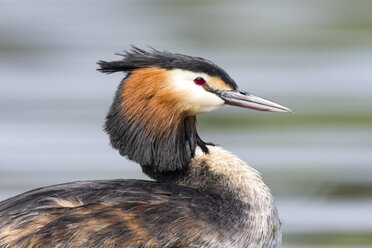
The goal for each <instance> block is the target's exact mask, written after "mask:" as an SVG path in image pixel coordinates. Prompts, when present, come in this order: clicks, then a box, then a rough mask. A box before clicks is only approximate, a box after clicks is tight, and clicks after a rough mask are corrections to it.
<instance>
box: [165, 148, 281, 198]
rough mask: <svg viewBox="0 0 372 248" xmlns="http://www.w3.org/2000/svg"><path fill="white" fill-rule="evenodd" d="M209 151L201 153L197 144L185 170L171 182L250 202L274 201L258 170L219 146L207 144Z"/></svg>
mask: <svg viewBox="0 0 372 248" xmlns="http://www.w3.org/2000/svg"><path fill="white" fill-rule="evenodd" d="M208 150H209V152H208V153H204V152H202V150H201V149H200V148H199V147H198V148H197V149H196V150H195V156H194V157H193V158H192V160H191V162H190V163H189V166H188V170H187V172H185V173H182V174H181V175H180V176H179V177H177V178H174V179H171V181H172V182H173V183H176V184H179V185H184V186H188V187H191V188H195V189H198V190H201V191H205V192H208V193H210V194H214V195H220V196H222V197H226V198H234V199H236V200H239V201H241V202H243V203H245V204H249V205H252V204H254V203H257V204H259V205H260V204H261V205H262V204H263V202H265V204H269V205H272V204H274V200H273V197H272V196H271V193H270V190H269V188H268V187H267V186H266V185H265V184H264V183H263V181H262V178H261V176H260V174H259V172H257V171H256V170H255V169H253V168H252V167H250V166H248V165H247V164H246V163H245V162H243V161H242V160H240V159H239V158H238V157H236V156H235V155H233V154H231V153H230V152H228V151H226V150H224V149H222V148H220V147H217V146H208Z"/></svg>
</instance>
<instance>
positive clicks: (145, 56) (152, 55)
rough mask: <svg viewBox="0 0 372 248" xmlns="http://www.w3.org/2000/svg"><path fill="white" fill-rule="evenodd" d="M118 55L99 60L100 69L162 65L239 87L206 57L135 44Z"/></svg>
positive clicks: (110, 69) (116, 70)
mask: <svg viewBox="0 0 372 248" xmlns="http://www.w3.org/2000/svg"><path fill="white" fill-rule="evenodd" d="M118 55H120V56H122V57H123V59H122V60H118V61H111V62H107V61H99V62H98V65H99V66H100V68H98V70H99V71H101V72H104V73H113V72H118V71H124V72H130V71H132V70H135V69H140V68H146V67H160V68H164V69H169V70H172V69H183V70H189V71H193V72H202V73H206V74H209V75H211V76H217V77H220V78H221V79H222V80H223V81H224V82H225V83H227V84H228V85H230V86H231V87H232V89H236V88H237V85H236V83H235V82H234V80H233V79H232V78H231V77H230V76H229V75H228V74H227V73H226V72H225V71H224V70H223V69H222V68H221V67H219V66H217V65H216V64H214V63H213V62H211V61H209V60H207V59H204V58H200V57H193V56H188V55H184V54H179V53H171V52H168V51H158V50H156V49H152V50H150V51H146V50H143V49H140V48H138V47H134V46H132V49H131V50H129V51H125V52H124V53H119V54H118Z"/></svg>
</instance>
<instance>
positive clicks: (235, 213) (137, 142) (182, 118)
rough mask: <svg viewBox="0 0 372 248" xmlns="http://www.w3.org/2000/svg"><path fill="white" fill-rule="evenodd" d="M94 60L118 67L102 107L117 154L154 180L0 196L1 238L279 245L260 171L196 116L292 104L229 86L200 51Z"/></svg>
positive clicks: (106, 68) (13, 242)
mask: <svg viewBox="0 0 372 248" xmlns="http://www.w3.org/2000/svg"><path fill="white" fill-rule="evenodd" d="M122 56H123V59H122V60H119V61H113V62H105V61H100V62H98V64H99V66H100V68H99V69H98V70H99V71H101V72H105V73H113V72H118V71H123V72H126V73H127V75H126V77H125V78H124V79H123V81H122V82H121V84H120V85H119V88H118V90H117V92H116V96H115V97H114V102H113V104H112V106H111V108H110V110H109V113H108V115H107V117H106V123H105V131H106V132H107V133H108V134H109V136H110V139H111V144H112V146H113V147H114V148H116V149H117V150H119V152H120V154H121V155H123V156H125V157H127V158H129V159H131V160H133V161H136V162H137V163H138V164H140V165H141V167H142V170H143V172H144V173H145V174H147V175H148V176H149V177H151V178H153V179H155V181H143V180H102V181H81V182H72V183H66V184H60V185H55V186H49V187H44V188H40V189H36V190H32V191H29V192H26V193H23V194H21V195H18V196H15V197H13V198H10V199H7V200H5V201H2V202H0V248H5V247H11V248H18V247H27V248H31V247H36V248H38V247H40V248H41V247H43V248H49V247H58V248H77V247H80V248H83V247H84V248H85V247H96V248H98V247H116V248H119V247H122V248H127V247H128V248H131V247H143V248H145V247H146V248H149V247H151V248H152V247H175V246H187V247H189V246H192V247H237V248H242V247H265V248H269V247H280V243H281V231H280V221H279V218H278V213H277V210H276V207H275V203H274V199H273V197H272V195H271V194H270V190H269V189H268V187H267V186H266V185H265V184H264V183H263V182H262V180H261V177H260V175H259V173H258V172H257V171H256V170H254V169H253V168H251V167H249V166H248V165H247V164H245V163H244V162H243V161H242V160H240V159H239V158H237V157H236V156H234V155H232V154H231V153H229V152H227V151H225V150H223V149H222V148H220V147H217V146H215V145H213V144H211V143H205V142H203V141H202V140H201V139H200V137H199V135H198V133H197V130H196V119H195V116H196V115H197V114H200V113H204V112H208V111H212V110H215V109H218V108H220V107H222V106H223V105H235V106H240V107H244V108H251V109H255V110H263V111H272V112H291V110H290V109H288V108H286V107H283V106H281V105H279V104H276V103H273V102H271V101H268V100H265V99H263V98H260V97H257V96H254V95H251V94H249V93H246V92H244V91H241V90H239V89H238V86H237V85H236V84H235V82H234V80H233V79H231V77H230V76H229V75H228V74H227V73H226V72H225V71H224V70H223V69H221V68H220V67H218V66H217V65H215V64H213V63H212V62H210V61H209V60H206V59H203V58H199V57H191V56H186V55H182V54H175V53H170V52H167V51H157V50H154V49H153V50H151V51H145V50H142V49H139V48H136V47H133V48H132V49H131V50H130V51H129V52H126V53H124V54H122Z"/></svg>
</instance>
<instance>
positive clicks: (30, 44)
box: [0, 0, 372, 247]
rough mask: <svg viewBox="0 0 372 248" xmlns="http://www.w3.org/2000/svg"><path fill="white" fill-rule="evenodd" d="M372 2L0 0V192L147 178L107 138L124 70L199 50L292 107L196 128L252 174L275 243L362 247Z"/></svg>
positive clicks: (369, 199) (371, 200) (368, 188)
mask: <svg viewBox="0 0 372 248" xmlns="http://www.w3.org/2000/svg"><path fill="white" fill-rule="evenodd" d="M371 10H372V2H371V1H367V0H365V1H362V0H356V1H347V0H326V1H320V0H315V1H304V0H297V1H294V0H287V1H283V0H279V1H273V0H271V1H236V0H234V1H218V0H217V1H212V0H208V1H186V0H184V1H170V0H162V1H160V0H155V1H134V0H133V1H97V0H91V1H87V0H85V1H72V0H70V1H63V2H62V1H56V0H48V1H47V0H44V1H42V0H36V1H24V0H21V1H12V0H4V1H1V2H0V200H1V199H5V198H7V197H10V196H12V195H15V194H18V193H21V192H23V191H26V190H29V189H33V188H36V187H41V186H46V185H50V184H56V183H62V182H67V181H73V180H83V179H101V178H105V179H107V178H144V176H143V175H142V174H141V171H140V169H139V168H138V166H137V165H135V164H133V163H131V162H128V161H126V160H125V159H124V158H122V157H120V156H119V154H118V153H117V152H116V151H114V150H112V149H111V148H110V146H109V145H108V139H107V137H106V135H105V134H104V133H103V131H102V124H103V119H104V116H105V114H106V111H107V109H108V107H109V105H110V103H111V99H112V96H113V93H114V91H115V89H116V87H117V84H118V82H119V81H120V79H121V78H122V76H123V75H120V74H117V75H110V76H106V75H103V74H99V73H97V72H96V71H95V69H96V65H95V62H96V61H97V60H99V59H106V60H110V59H117V58H118V57H116V56H115V55H114V53H115V52H120V51H122V50H123V49H128V48H129V45H130V44H134V45H137V46H139V47H147V46H153V47H155V48H157V49H167V50H169V51H175V52H180V53H186V54H190V55H197V56H202V57H206V58H209V59H211V60H213V61H214V62H216V63H217V64H219V65H220V66H222V67H223V68H224V69H226V70H227V71H228V72H229V74H230V75H231V76H232V77H233V78H234V79H235V81H236V82H237V83H238V85H239V86H240V87H241V88H242V89H245V90H247V91H249V92H252V93H254V94H257V95H260V96H263V97H265V98H268V99H271V100H274V101H277V102H278V103H280V104H283V105H285V106H288V107H290V108H291V109H293V110H295V111H296V113H295V114H291V115H289V114H272V113H271V114H270V113H260V112H253V111H247V110H240V109H234V108H226V109H222V110H219V111H216V112H213V113H208V114H205V115H203V116H200V117H199V119H198V122H199V129H200V134H201V136H202V137H203V139H204V140H206V141H212V142H214V143H216V144H220V145H221V146H223V147H225V148H226V149H228V150H230V151H232V152H233V153H235V154H237V155H238V156H239V157H241V158H242V159H244V160H245V161H247V163H248V164H250V165H251V166H253V167H254V168H256V169H258V170H259V171H260V172H262V174H263V177H264V180H265V182H266V183H267V184H268V185H269V186H270V188H271V189H272V191H273V193H274V195H275V197H276V199H277V203H278V208H279V212H280V215H281V219H282V221H283V231H284V235H283V247H330V246H333V247H372V15H371Z"/></svg>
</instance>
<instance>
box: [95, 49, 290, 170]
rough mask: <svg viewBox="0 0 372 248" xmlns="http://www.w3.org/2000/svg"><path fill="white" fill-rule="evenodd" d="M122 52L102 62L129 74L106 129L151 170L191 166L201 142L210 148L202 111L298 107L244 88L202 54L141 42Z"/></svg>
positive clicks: (118, 146)
mask: <svg viewBox="0 0 372 248" xmlns="http://www.w3.org/2000/svg"><path fill="white" fill-rule="evenodd" d="M120 55H122V56H123V59H122V60H118V61H112V62H106V61H99V62H98V64H99V66H100V68H99V69H98V70H99V71H101V72H105V73H113V72H118V71H123V72H126V73H127V75H126V77H125V78H124V79H123V81H122V83H121V84H120V85H119V88H118V90H117V93H116V96H115V99H114V102H113V104H112V106H111V109H110V111H109V113H108V115H107V117H106V123H105V130H106V131H107V132H108V134H109V135H110V138H111V144H112V145H113V147H114V148H116V149H118V150H119V151H120V153H121V154H122V155H124V156H127V157H128V158H129V159H132V160H134V161H137V162H138V163H139V164H141V166H142V168H143V170H144V171H145V172H146V173H147V174H151V173H152V172H156V173H161V172H169V171H170V172H172V171H175V170H183V169H185V168H186V167H187V163H188V162H189V161H190V159H191V158H192V157H193V156H194V152H195V147H196V146H200V147H201V148H202V150H203V151H204V152H208V148H207V147H206V143H204V142H203V141H202V140H201V139H200V138H199V136H198V134H197V131H196V127H195V115H197V114H201V113H205V112H209V111H212V110H215V109H218V108H220V107H222V106H224V105H233V106H239V107H243V108H250V109H255V110H261V111H271V112H292V111H291V110H290V109H288V108H286V107H284V106H281V105H279V104H277V103H274V102H272V101H269V100H266V99H264V98H261V97H258V96H254V95H252V94H250V93H247V92H245V91H242V90H240V89H239V88H238V86H237V85H236V83H235V82H234V80H233V79H232V78H231V77H230V76H229V75H228V74H227V73H226V72H225V71H224V70H223V69H222V68H220V67H219V66H217V65H215V64H214V63H212V62H211V61H209V60H206V59H203V58H200V57H192V56H187V55H183V54H177V53H170V52H167V51H158V50H155V49H153V50H151V51H146V50H142V49H139V48H136V47H133V48H132V49H131V50H130V51H127V52H125V53H124V54H120ZM148 171H150V172H148ZM150 176H153V175H150ZM153 177H154V176H153Z"/></svg>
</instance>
